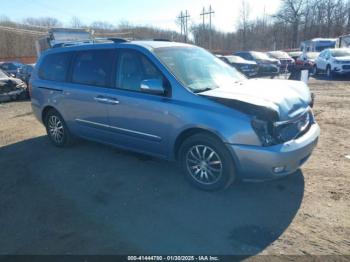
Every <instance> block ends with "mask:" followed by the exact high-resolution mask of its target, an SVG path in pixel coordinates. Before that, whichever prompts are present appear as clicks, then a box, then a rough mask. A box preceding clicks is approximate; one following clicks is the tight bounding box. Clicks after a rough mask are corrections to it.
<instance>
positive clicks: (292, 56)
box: [287, 51, 303, 62]
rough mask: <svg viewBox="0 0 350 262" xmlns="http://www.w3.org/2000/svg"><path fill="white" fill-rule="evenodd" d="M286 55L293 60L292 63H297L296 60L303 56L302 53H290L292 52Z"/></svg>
mask: <svg viewBox="0 0 350 262" xmlns="http://www.w3.org/2000/svg"><path fill="white" fill-rule="evenodd" d="M287 54H288V55H289V56H290V57H291V58H293V59H294V62H296V61H297V59H298V58H299V57H300V56H301V55H302V54H303V52H302V51H292V52H287Z"/></svg>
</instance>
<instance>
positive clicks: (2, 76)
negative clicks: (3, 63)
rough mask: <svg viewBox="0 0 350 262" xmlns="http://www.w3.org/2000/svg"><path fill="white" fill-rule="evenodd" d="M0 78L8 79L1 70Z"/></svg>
mask: <svg viewBox="0 0 350 262" xmlns="http://www.w3.org/2000/svg"><path fill="white" fill-rule="evenodd" d="M0 78H8V75H7V74H6V73H5V72H4V71H2V70H0Z"/></svg>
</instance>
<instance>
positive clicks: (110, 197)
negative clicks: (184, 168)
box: [0, 137, 304, 256]
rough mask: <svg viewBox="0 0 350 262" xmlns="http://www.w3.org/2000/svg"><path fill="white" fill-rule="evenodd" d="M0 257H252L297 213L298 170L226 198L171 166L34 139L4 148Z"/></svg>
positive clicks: (237, 188) (240, 187)
mask: <svg viewBox="0 0 350 262" xmlns="http://www.w3.org/2000/svg"><path fill="white" fill-rule="evenodd" d="M0 166H1V175H0V210H2V211H1V214H0V227H1V228H2V230H1V231H0V254H150V255H155V254H157V255H159V254H173V255H176V254H181V255H184V254H201V255H202V254H208V255H245V256H252V255H255V254H258V253H260V252H261V251H263V250H264V249H265V248H266V247H267V246H269V245H270V244H272V243H273V242H274V241H276V240H277V239H278V238H279V237H280V236H281V234H283V232H284V231H285V230H286V229H287V228H288V226H289V225H290V224H291V222H292V221H293V218H294V217H295V215H296V213H297V212H298V210H299V208H300V205H301V202H302V199H303V194H304V176H303V173H302V172H301V171H298V172H297V173H295V174H293V175H291V176H289V177H287V178H284V179H282V180H278V181H270V182H264V183H239V184H237V185H234V186H232V187H231V188H230V189H228V190H226V191H223V192H222V191H221V192H214V193H209V192H202V191H199V190H197V189H195V188H193V187H191V186H190V185H189V184H188V183H187V182H186V180H185V179H184V178H183V176H182V174H181V172H180V171H179V169H178V168H177V166H176V164H175V163H170V162H167V161H162V160H157V159H153V158H151V157H147V156H144V155H139V154H134V153H127V152H125V151H121V150H118V149H115V148H112V147H108V146H104V145H99V144H95V143H91V142H84V141H83V142H81V143H78V144H76V145H74V146H73V147H71V148H66V149H60V148H55V147H53V146H52V145H51V144H50V143H49V141H48V139H47V138H46V137H38V138H33V139H30V140H26V141H22V142H19V143H16V144H12V145H8V146H5V147H2V148H0Z"/></svg>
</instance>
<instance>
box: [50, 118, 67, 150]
mask: <svg viewBox="0 0 350 262" xmlns="http://www.w3.org/2000/svg"><path fill="white" fill-rule="evenodd" d="M48 129H49V133H50V136H51V138H52V139H53V140H54V142H55V143H57V144H60V143H62V142H63V139H64V127H63V123H62V121H61V120H60V119H59V118H58V117H57V116H55V115H51V116H50V117H49V119H48Z"/></svg>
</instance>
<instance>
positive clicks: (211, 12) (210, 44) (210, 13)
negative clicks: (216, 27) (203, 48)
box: [201, 5, 215, 49]
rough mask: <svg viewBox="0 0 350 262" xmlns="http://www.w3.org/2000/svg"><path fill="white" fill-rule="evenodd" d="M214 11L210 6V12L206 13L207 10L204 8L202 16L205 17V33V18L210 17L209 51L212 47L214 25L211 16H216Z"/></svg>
mask: <svg viewBox="0 0 350 262" xmlns="http://www.w3.org/2000/svg"><path fill="white" fill-rule="evenodd" d="M214 13H215V12H214V10H213V9H212V7H211V5H210V6H209V11H208V12H206V11H205V8H204V7H203V10H202V13H201V16H202V17H203V33H204V31H205V16H207V15H209V49H211V47H212V30H211V29H212V23H211V16H212V15H213V14H214Z"/></svg>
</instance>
